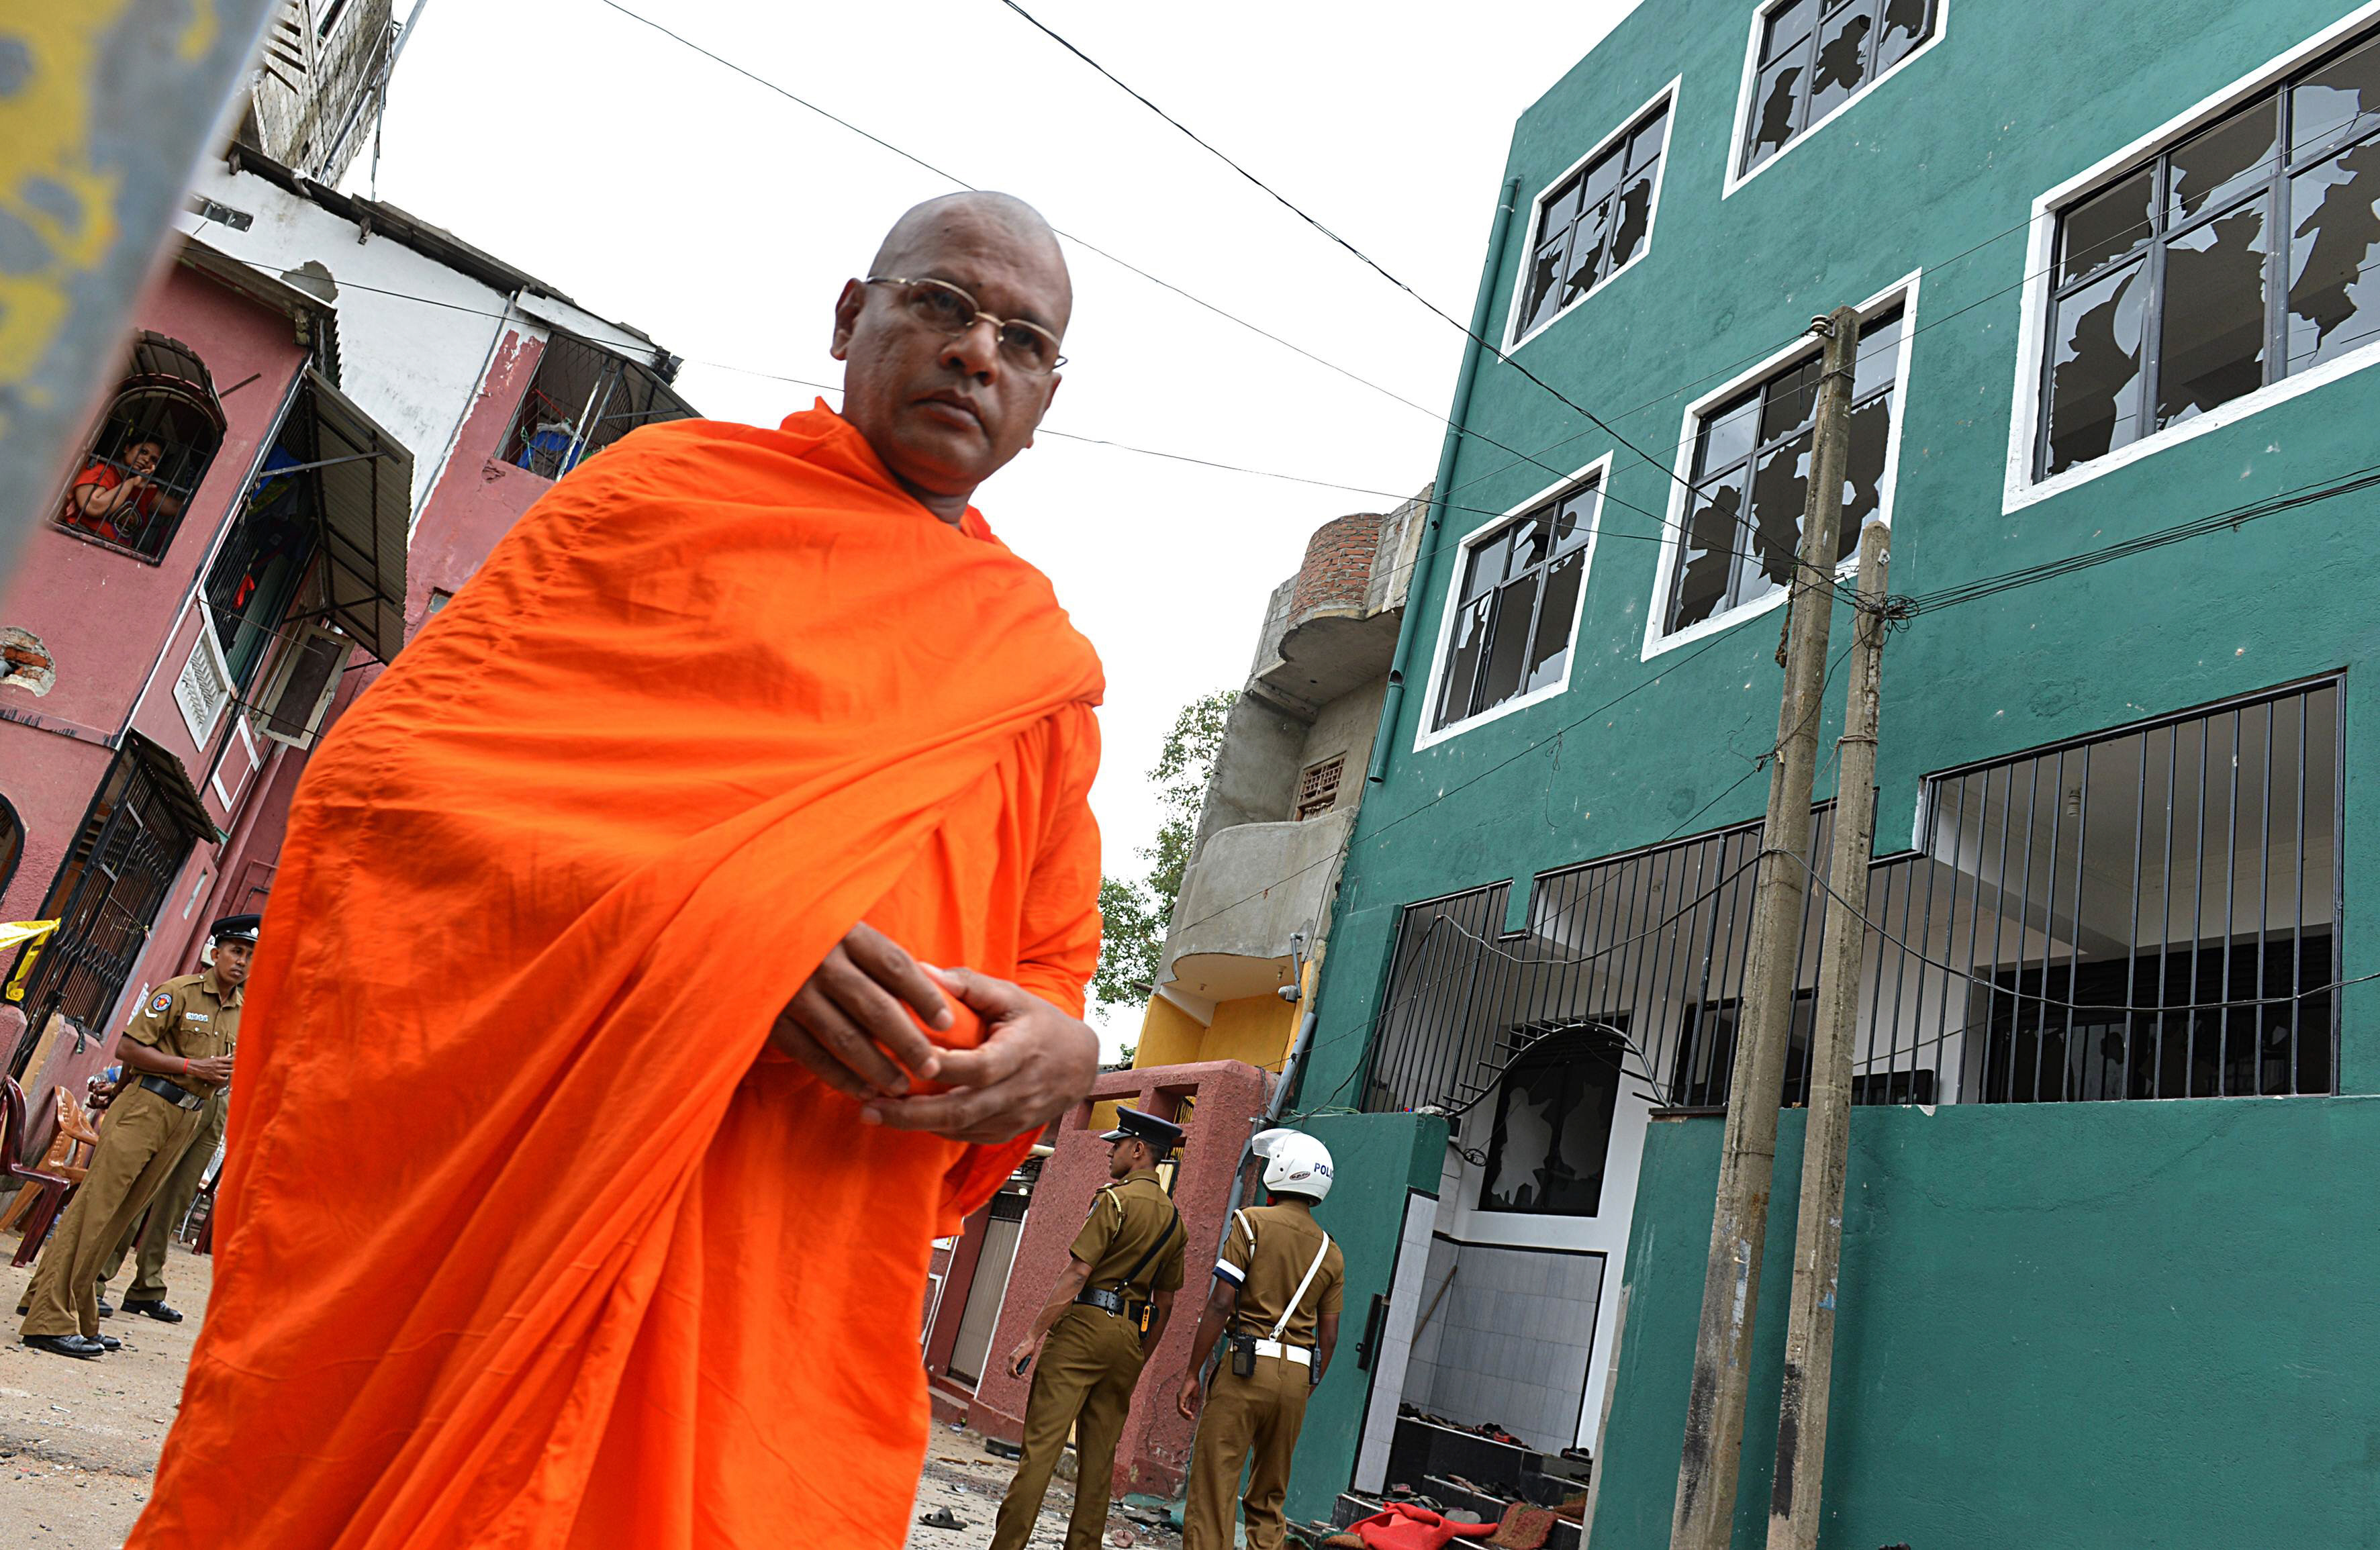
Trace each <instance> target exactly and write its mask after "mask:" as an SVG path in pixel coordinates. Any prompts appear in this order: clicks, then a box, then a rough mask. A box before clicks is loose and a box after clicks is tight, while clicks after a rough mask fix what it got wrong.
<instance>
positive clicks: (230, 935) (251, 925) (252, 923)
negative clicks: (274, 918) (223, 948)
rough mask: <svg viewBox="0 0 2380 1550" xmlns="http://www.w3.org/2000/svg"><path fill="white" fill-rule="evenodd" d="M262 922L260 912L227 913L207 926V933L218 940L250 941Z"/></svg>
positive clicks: (262, 918)
mask: <svg viewBox="0 0 2380 1550" xmlns="http://www.w3.org/2000/svg"><path fill="white" fill-rule="evenodd" d="M263 922H264V917H263V916H262V915H261V914H227V915H225V916H224V917H223V918H222V919H221V920H218V921H216V922H215V923H214V924H213V925H212V926H209V927H208V928H207V935H208V936H209V937H210V938H213V939H214V940H216V941H219V942H252V941H254V940H256V928H257V927H258V926H261V925H262V924H263Z"/></svg>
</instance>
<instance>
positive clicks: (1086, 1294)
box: [1075, 1287, 1147, 1318]
mask: <svg viewBox="0 0 2380 1550" xmlns="http://www.w3.org/2000/svg"><path fill="white" fill-rule="evenodd" d="M1075 1302H1079V1303H1081V1304H1082V1305H1083V1306H1084V1307H1086V1308H1097V1309H1099V1311H1101V1312H1102V1313H1110V1314H1114V1315H1115V1316H1116V1317H1118V1318H1138V1317H1139V1316H1140V1309H1141V1308H1143V1307H1146V1306H1147V1303H1145V1302H1127V1301H1126V1299H1125V1297H1124V1294H1123V1288H1122V1287H1118V1288H1117V1289H1116V1290H1113V1291H1101V1290H1098V1289H1097V1288H1086V1289H1085V1290H1081V1291H1078V1292H1076V1293H1075Z"/></svg>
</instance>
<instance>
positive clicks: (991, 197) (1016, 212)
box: [868, 189, 1075, 333]
mask: <svg viewBox="0 0 2380 1550" xmlns="http://www.w3.org/2000/svg"><path fill="white" fill-rule="evenodd" d="M985 242H990V243H994V244H999V245H1002V246H1004V247H1007V248H1010V249H1012V250H1013V251H1014V253H1016V254H1017V255H1018V256H1019V257H1020V258H1025V259H1029V260H1030V261H1031V262H1032V263H1033V265H1034V266H1035V267H1037V268H1039V269H1042V270H1044V271H1046V272H1047V276H1048V278H1049V279H1050V280H1051V281H1052V282H1053V283H1054V284H1055V285H1056V287H1057V292H1058V294H1059V296H1060V297H1062V307H1063V309H1062V311H1061V312H1060V314H1059V316H1058V320H1057V322H1056V323H1055V324H1054V325H1052V332H1054V333H1065V332H1066V319H1067V317H1068V315H1070V314H1071V313H1072V312H1073V311H1074V309H1075V282H1074V277H1073V276H1072V275H1071V274H1069V273H1068V272H1066V255H1065V253H1064V251H1063V250H1062V249H1061V248H1059V246H1058V234H1057V233H1056V232H1054V231H1051V230H1050V223H1049V222H1048V221H1045V220H1043V219H1042V217H1041V212H1039V211H1038V210H1036V209H1034V208H1033V207H1032V206H1031V205H1029V204H1027V203H1026V202H1025V201H1024V200H1020V199H1018V198H1017V197H1016V196H1015V195H1014V194H1001V193H995V192H993V191H991V190H990V189H976V190H971V191H969V192H966V193H963V194H944V195H942V196H941V198H940V199H932V200H927V201H926V202H925V203H923V204H913V205H911V206H910V207H909V209H908V210H907V212H905V213H904V214H903V215H902V217H901V218H900V219H899V220H898V221H895V222H893V223H892V230H891V231H889V232H886V233H885V234H884V241H883V243H882V245H881V246H880V247H879V248H877V249H876V261H875V262H874V263H873V264H872V265H870V266H869V268H868V273H870V274H910V273H915V272H917V271H918V270H919V269H921V268H926V267H929V266H930V264H931V261H932V258H933V256H934V255H936V254H938V253H939V252H940V251H941V249H942V248H944V247H946V246H951V245H954V244H955V245H973V244H979V243H985ZM1035 321H1044V322H1046V321H1047V320H1040V319H1037V320H1035Z"/></svg>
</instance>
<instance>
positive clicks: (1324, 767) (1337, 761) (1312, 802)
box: [1297, 754, 1347, 823]
mask: <svg viewBox="0 0 2380 1550" xmlns="http://www.w3.org/2000/svg"><path fill="white" fill-rule="evenodd" d="M1346 765H1347V756H1346V755H1344V754H1337V755H1333V756H1332V757H1330V758H1327V759H1324V760H1322V761H1321V762H1319V763H1318V764H1309V765H1307V766H1306V767H1305V773H1304V774H1303V775H1300V776H1299V777H1298V778H1297V821H1298V822H1300V823H1304V822H1305V820H1306V819H1308V818H1318V817H1321V816H1322V815H1323V814H1325V813H1327V812H1329V811H1330V809H1331V808H1333V807H1335V806H1337V805H1339V772H1340V771H1341V770H1342V769H1345V768H1346Z"/></svg>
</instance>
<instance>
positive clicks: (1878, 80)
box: [1718, 0, 1950, 199]
mask: <svg viewBox="0 0 2380 1550" xmlns="http://www.w3.org/2000/svg"><path fill="white" fill-rule="evenodd" d="M1789 3H1790V0H1761V3H1760V4H1759V5H1757V6H1754V7H1753V8H1752V34H1751V37H1750V39H1749V41H1747V42H1745V43H1744V45H1743V83H1742V84H1741V85H1739V86H1738V87H1737V88H1736V92H1735V129H1734V131H1733V132H1732V133H1731V134H1730V135H1729V136H1728V140H1727V181H1726V182H1725V183H1723V184H1721V185H1720V187H1719V191H1718V197H1719V198H1720V199H1727V198H1729V197H1730V196H1731V195H1732V194H1734V192H1735V191H1736V190H1737V189H1738V188H1743V186H1744V185H1745V184H1747V183H1749V182H1751V181H1752V180H1753V179H1754V178H1755V177H1758V176H1760V175H1761V174H1762V173H1764V172H1767V170H1768V169H1769V168H1771V167H1773V166H1775V165H1776V164H1777V163H1779V162H1781V161H1783V160H1784V159H1785V158H1786V157H1788V156H1790V155H1791V154H1792V153H1793V151H1794V150H1795V148H1797V147H1798V146H1800V145H1801V144H1802V142H1803V141H1804V140H1807V139H1814V138H1815V136H1816V135H1817V133H1818V131H1819V130H1821V129H1823V128H1825V127H1827V126H1828V125H1829V124H1832V123H1833V122H1834V121H1835V120H1836V119H1837V118H1839V117H1840V116H1841V115H1842V114H1843V113H1844V111H1845V110H1846V109H1848V108H1850V107H1852V105H1853V104H1854V103H1858V102H1860V101H1861V100H1862V99H1864V98H1865V97H1866V96H1867V94H1868V93H1869V92H1871V91H1875V90H1876V88H1877V87H1879V86H1882V85H1883V84H1884V83H1885V82H1886V81H1888V80H1890V79H1892V78H1893V77H1895V76H1897V75H1899V74H1900V72H1901V71H1903V70H1905V69H1907V68H1908V67H1910V66H1912V65H1914V64H1915V63H1917V61H1919V60H1920V59H1923V58H1925V55H1926V54H1930V53H1932V52H1933V50H1934V45H1935V44H1937V43H1938V42H1941V41H1942V40H1943V38H1944V37H1946V36H1947V35H1948V34H1949V30H1950V0H1934V34H1933V36H1931V37H1929V38H1927V39H1926V40H1925V42H1922V43H1919V44H1918V45H1917V46H1916V47H1915V48H1913V49H1911V50H1910V51H1909V52H1908V53H1907V54H1903V55H1902V56H1901V57H1900V59H1899V60H1897V61H1895V62H1894V63H1893V64H1892V66H1891V67H1889V68H1888V69H1885V70H1883V71H1881V72H1879V73H1878V74H1876V76H1874V77H1872V78H1870V79H1867V80H1865V81H1864V82H1862V83H1861V85H1860V89H1859V90H1858V91H1854V92H1852V94H1851V95H1850V96H1848V97H1846V98H1844V99H1843V100H1842V101H1841V102H1840V103H1836V104H1835V105H1834V106H1833V107H1831V108H1828V110H1827V112H1826V114H1825V115H1824V116H1822V117H1821V118H1819V120H1818V121H1817V122H1816V123H1815V124H1806V125H1803V127H1802V132H1801V133H1800V134H1798V135H1795V136H1794V137H1793V138H1792V139H1789V140H1787V141H1786V142H1785V144H1784V146H1783V147H1782V148H1781V149H1779V151H1778V152H1777V154H1776V155H1774V156H1771V157H1769V158H1768V160H1767V161H1765V162H1763V163H1760V164H1759V165H1758V166H1756V167H1754V168H1752V169H1750V170H1749V171H1746V170H1745V169H1744V165H1743V159H1744V156H1745V154H1746V153H1747V151H1748V148H1747V147H1746V146H1745V145H1744V143H1743V137H1744V133H1745V131H1746V130H1747V129H1748V128H1750V127H1751V125H1752V110H1753V102H1752V97H1753V93H1754V92H1755V91H1758V90H1759V88H1760V32H1761V29H1762V28H1764V27H1766V26H1767V22H1768V16H1769V13H1770V12H1772V11H1775V10H1777V9H1778V8H1779V7H1780V6H1785V5H1787V4H1789Z"/></svg>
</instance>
